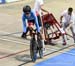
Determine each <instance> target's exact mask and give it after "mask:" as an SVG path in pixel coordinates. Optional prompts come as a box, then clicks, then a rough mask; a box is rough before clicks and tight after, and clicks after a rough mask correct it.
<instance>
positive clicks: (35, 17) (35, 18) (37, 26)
mask: <svg viewBox="0 0 75 66" xmlns="http://www.w3.org/2000/svg"><path fill="white" fill-rule="evenodd" d="M33 16H34V20H35V25H36V28H37V31H38V32H40V28H39V24H38V19H37V16H36V15H35V13H33Z"/></svg>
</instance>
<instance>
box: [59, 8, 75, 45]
mask: <svg viewBox="0 0 75 66" xmlns="http://www.w3.org/2000/svg"><path fill="white" fill-rule="evenodd" d="M60 22H61V24H62V27H63V30H64V31H65V32H66V30H68V29H71V32H72V35H73V39H74V43H75V28H74V27H75V14H74V13H73V8H72V7H69V8H68V10H65V11H63V12H62V14H61V17H60ZM65 39H66V38H63V41H64V40H65ZM63 45H64V44H63Z"/></svg>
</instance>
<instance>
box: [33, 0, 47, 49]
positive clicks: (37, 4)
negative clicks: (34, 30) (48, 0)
mask: <svg viewBox="0 0 75 66" xmlns="http://www.w3.org/2000/svg"><path fill="white" fill-rule="evenodd" d="M43 5H44V1H43V0H35V4H34V11H35V13H36V15H37V18H38V23H39V26H40V29H41V32H42V44H43V49H44V50H45V45H44V30H42V28H43V23H42V19H41V16H42V11H44V12H47V13H48V11H46V10H44V9H43V8H42V6H43Z"/></svg>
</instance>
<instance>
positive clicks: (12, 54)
mask: <svg viewBox="0 0 75 66" xmlns="http://www.w3.org/2000/svg"><path fill="white" fill-rule="evenodd" d="M28 50H29V49H27V50H22V51H19V52H16V53H11V54H9V55H6V56H3V57H0V59H4V58H7V57H10V56H14V55H16V54H20V53H22V52H26V51H28Z"/></svg>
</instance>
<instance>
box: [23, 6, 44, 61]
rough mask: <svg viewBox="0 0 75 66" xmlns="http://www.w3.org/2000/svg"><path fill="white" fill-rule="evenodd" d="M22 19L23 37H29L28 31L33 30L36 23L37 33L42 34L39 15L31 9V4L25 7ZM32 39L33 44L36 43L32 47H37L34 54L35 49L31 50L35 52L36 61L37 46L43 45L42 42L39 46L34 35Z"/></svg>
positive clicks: (34, 58)
mask: <svg viewBox="0 0 75 66" xmlns="http://www.w3.org/2000/svg"><path fill="white" fill-rule="evenodd" d="M22 21H23V34H22V38H26V37H27V36H26V34H27V32H28V31H30V33H31V32H32V29H34V27H33V26H34V25H35V27H36V30H37V35H38V36H39V35H40V28H39V24H38V19H37V16H36V15H35V13H34V11H32V10H31V7H30V6H29V5H26V6H24V7H23V15H22ZM38 36H37V37H38ZM31 37H32V36H31ZM38 38H39V37H38ZM32 40H33V41H32ZM32 40H31V44H32V45H34V46H32V48H33V47H35V48H34V49H33V51H34V54H33V53H32V52H33V51H31V49H30V51H31V53H30V54H31V55H32V54H33V56H31V58H32V61H36V59H37V52H38V51H37V48H39V46H42V45H41V44H40V45H39V46H37V42H36V40H35V39H34V36H33V39H32ZM34 42H35V43H34ZM38 43H39V41H38ZM41 48H42V47H41ZM42 56H43V53H42V52H41V54H40V57H42Z"/></svg>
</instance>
